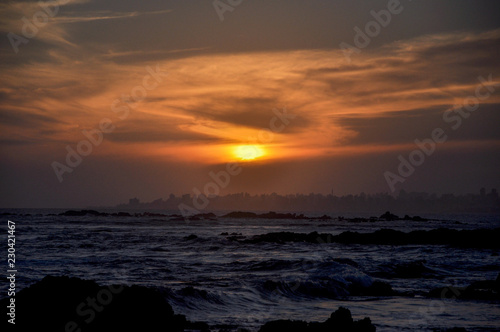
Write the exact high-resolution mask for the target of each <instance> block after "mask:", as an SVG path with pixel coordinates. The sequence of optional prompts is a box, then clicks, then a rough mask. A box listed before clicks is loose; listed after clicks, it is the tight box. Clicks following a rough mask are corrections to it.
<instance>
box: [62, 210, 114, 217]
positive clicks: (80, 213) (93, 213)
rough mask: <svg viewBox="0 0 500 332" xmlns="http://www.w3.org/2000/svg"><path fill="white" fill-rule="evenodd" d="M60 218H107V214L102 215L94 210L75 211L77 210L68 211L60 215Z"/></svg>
mask: <svg viewBox="0 0 500 332" xmlns="http://www.w3.org/2000/svg"><path fill="white" fill-rule="evenodd" d="M59 215H60V216H67V217H82V216H86V215H91V216H107V215H108V214H107V213H101V212H97V211H94V210H80V211H75V210H68V211H66V212H63V213H59Z"/></svg>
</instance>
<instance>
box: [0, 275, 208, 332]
mask: <svg viewBox="0 0 500 332" xmlns="http://www.w3.org/2000/svg"><path fill="white" fill-rule="evenodd" d="M15 298H16V313H18V315H17V316H16V324H15V325H16V329H17V330H18V331H53V332H57V331H80V330H79V329H81V331H82V332H86V331H92V332H94V331H95V332H101V331H102V332H104V331H163V332H177V331H183V330H184V328H185V327H186V326H190V325H189V324H191V323H188V322H186V318H185V317H184V316H182V315H174V312H173V310H172V307H171V306H170V305H169V304H168V303H167V302H166V301H165V299H164V298H163V297H162V296H161V295H160V294H159V293H158V292H156V291H155V290H153V289H150V288H146V287H142V286H123V285H111V286H99V285H98V284H96V283H95V282H93V281H88V280H82V279H79V278H69V277H52V276H47V277H45V278H43V280H41V281H40V282H37V283H36V284H34V285H32V286H30V287H28V288H25V289H23V290H21V291H19V292H18V293H17V294H16V297H15ZM8 302H9V299H8V298H6V299H3V300H1V301H0V305H1V306H2V307H3V308H5V307H6V306H7V305H8ZM3 324H8V323H7V319H5V320H3ZM8 325H9V327H10V326H11V324H8ZM197 327H201V328H200V329H201V330H203V331H208V327H207V326H206V324H205V325H203V324H200V325H197ZM2 330H4V331H5V330H7V329H2Z"/></svg>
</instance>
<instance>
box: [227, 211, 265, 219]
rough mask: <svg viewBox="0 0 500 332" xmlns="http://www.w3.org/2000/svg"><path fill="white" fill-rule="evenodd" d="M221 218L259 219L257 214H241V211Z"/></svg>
mask: <svg viewBox="0 0 500 332" xmlns="http://www.w3.org/2000/svg"><path fill="white" fill-rule="evenodd" d="M221 218H257V214H256V213H253V212H241V211H236V212H230V213H228V214H226V215H224V216H222V217H221Z"/></svg>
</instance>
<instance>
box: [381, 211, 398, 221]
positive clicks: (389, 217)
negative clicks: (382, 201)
mask: <svg viewBox="0 0 500 332" xmlns="http://www.w3.org/2000/svg"><path fill="white" fill-rule="evenodd" d="M380 219H385V220H387V221H393V220H399V217H398V216H397V215H395V214H392V213H390V212H389V211H387V212H386V213H384V214H383V215H381V216H380Z"/></svg>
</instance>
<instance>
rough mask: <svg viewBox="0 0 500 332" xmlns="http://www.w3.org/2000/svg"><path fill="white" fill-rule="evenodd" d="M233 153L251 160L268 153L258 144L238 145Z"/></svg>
mask: <svg viewBox="0 0 500 332" xmlns="http://www.w3.org/2000/svg"><path fill="white" fill-rule="evenodd" d="M233 154H234V156H235V157H236V158H238V159H240V160H243V161H251V160H255V159H257V158H260V157H263V156H265V155H266V151H265V150H264V149H263V148H262V147H260V146H258V145H238V146H236V147H235V148H234V150H233Z"/></svg>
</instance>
